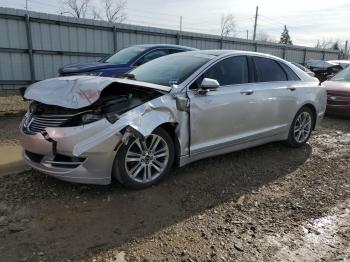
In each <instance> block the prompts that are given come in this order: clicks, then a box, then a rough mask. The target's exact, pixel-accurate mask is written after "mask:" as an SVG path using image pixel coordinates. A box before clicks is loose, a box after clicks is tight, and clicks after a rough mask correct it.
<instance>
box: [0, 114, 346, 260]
mask: <svg viewBox="0 0 350 262" xmlns="http://www.w3.org/2000/svg"><path fill="white" fill-rule="evenodd" d="M18 121H19V120H18V119H17V123H16V124H15V122H16V120H13V119H12V120H11V119H9V120H6V121H2V123H3V124H4V128H3V129H6V130H7V129H8V131H4V130H2V131H1V132H2V133H1V134H0V135H1V136H0V137H1V138H0V143H8V142H6V141H8V140H9V141H14V143H15V142H16V141H17V135H16V132H15V131H14V128H15V126H17V125H18ZM0 130H1V129H0ZM6 134H7V135H6ZM11 143H12V142H11ZM0 183H1V185H2V186H1V188H0V253H1V256H0V261H125V260H127V261H321V260H324V261H341V260H343V261H347V260H349V259H350V120H346V119H334V118H326V119H325V121H324V122H323V124H322V127H321V128H320V129H319V130H317V131H316V132H314V133H313V136H312V139H311V140H310V144H308V145H306V146H304V147H302V148H298V149H291V148H287V147H285V146H283V145H282V144H281V143H273V144H269V145H265V146H261V147H257V148H253V149H249V150H244V151H241V152H235V153H232V154H227V155H224V156H219V157H215V158H210V159H206V160H202V161H198V162H196V163H193V164H191V165H189V166H186V167H184V168H181V169H176V170H174V171H172V173H171V174H170V176H169V177H168V178H167V179H165V180H164V182H163V183H162V184H160V185H158V186H155V187H152V188H149V189H146V190H142V191H129V190H126V189H124V188H122V187H121V186H120V185H118V184H117V183H115V184H112V185H110V186H86V185H73V184H69V183H64V182H60V181H58V180H55V179H52V178H49V177H47V176H45V175H43V174H40V173H38V172H35V171H29V172H25V173H21V174H14V175H9V176H5V177H0Z"/></svg>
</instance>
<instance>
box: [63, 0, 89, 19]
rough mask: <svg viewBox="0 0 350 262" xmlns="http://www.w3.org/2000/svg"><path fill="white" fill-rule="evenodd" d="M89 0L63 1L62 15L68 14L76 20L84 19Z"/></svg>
mask: <svg viewBox="0 0 350 262" xmlns="http://www.w3.org/2000/svg"><path fill="white" fill-rule="evenodd" d="M90 2H91V0H64V1H63V12H61V13H62V14H63V13H67V14H70V15H72V16H75V17H77V18H85V17H86V16H87V13H88V10H89V5H90Z"/></svg>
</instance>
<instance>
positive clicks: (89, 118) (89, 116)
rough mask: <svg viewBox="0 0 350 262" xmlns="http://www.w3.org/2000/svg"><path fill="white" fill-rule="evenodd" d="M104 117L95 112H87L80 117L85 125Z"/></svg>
mask: <svg viewBox="0 0 350 262" xmlns="http://www.w3.org/2000/svg"><path fill="white" fill-rule="evenodd" d="M102 118H103V115H102V114H95V113H86V114H83V115H81V117H80V119H81V123H82V124H83V125H86V124H90V123H92V122H96V121H98V120H100V119H102Z"/></svg>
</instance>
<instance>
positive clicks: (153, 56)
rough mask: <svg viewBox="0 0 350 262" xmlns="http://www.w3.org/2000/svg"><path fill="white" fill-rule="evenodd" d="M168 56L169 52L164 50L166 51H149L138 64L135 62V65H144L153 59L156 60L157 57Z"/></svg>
mask: <svg viewBox="0 0 350 262" xmlns="http://www.w3.org/2000/svg"><path fill="white" fill-rule="evenodd" d="M168 54H169V50H166V49H158V50H154V51H151V52H149V53H147V54H145V55H144V56H143V57H142V58H141V59H140V60H139V61H138V62H137V65H138V66H139V65H142V64H144V63H147V62H149V61H151V60H153V59H156V58H158V57H161V56H165V55H168Z"/></svg>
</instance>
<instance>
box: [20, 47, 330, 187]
mask: <svg viewBox="0 0 350 262" xmlns="http://www.w3.org/2000/svg"><path fill="white" fill-rule="evenodd" d="M25 98H26V99H29V100H32V102H31V104H30V107H29V109H28V112H27V113H26V115H25V117H24V119H23V121H22V124H21V127H20V130H21V133H22V145H23V148H24V151H23V156H24V159H25V161H26V162H27V163H28V164H29V165H30V166H32V167H33V168H34V169H37V170H39V171H41V172H43V173H46V174H49V175H51V176H53V177H56V178H58V179H62V180H65V181H70V182H77V183H93V184H109V183H110V182H111V179H112V178H113V177H114V178H116V179H117V180H118V181H119V182H120V183H122V184H123V185H124V186H126V187H129V188H137V189H139V188H145V187H148V186H151V185H154V184H156V183H158V182H159V181H160V180H161V179H162V178H163V177H164V176H165V175H166V174H167V173H169V171H170V169H171V168H172V167H173V166H174V165H177V166H184V165H186V164H189V163H191V162H193V161H196V160H198V159H202V158H206V157H210V156H216V155H220V154H225V153H228V152H232V151H236V150H241V149H244V148H249V147H254V146H258V145H261V144H265V143H269V142H273V141H284V142H285V144H287V145H289V146H291V147H300V146H302V145H304V144H305V143H306V142H307V141H308V139H309V137H310V135H311V132H312V130H313V129H314V128H315V127H316V126H317V125H318V123H319V122H320V120H321V119H322V117H323V115H324V112H325V109H326V91H325V88H324V87H323V86H321V85H320V84H319V82H318V81H317V80H316V79H315V78H313V77H311V76H309V75H307V74H306V73H305V72H303V71H302V70H300V69H299V68H297V67H296V66H294V65H292V64H291V63H289V62H287V61H284V60H282V59H280V58H277V57H274V56H270V55H265V54H260V53H253V52H242V51H228V50H226V51H225V50H212V51H210V50H209V51H191V52H185V53H179V54H174V55H169V56H165V57H162V58H159V59H156V60H154V61H151V62H149V63H147V64H144V65H142V66H140V67H138V68H136V69H134V70H133V71H131V72H130V73H129V74H127V75H125V77H124V78H104V77H96V76H70V77H59V78H53V79H48V80H44V81H41V82H38V83H35V84H33V85H31V86H30V87H28V88H27V90H26V92H25Z"/></svg>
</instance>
